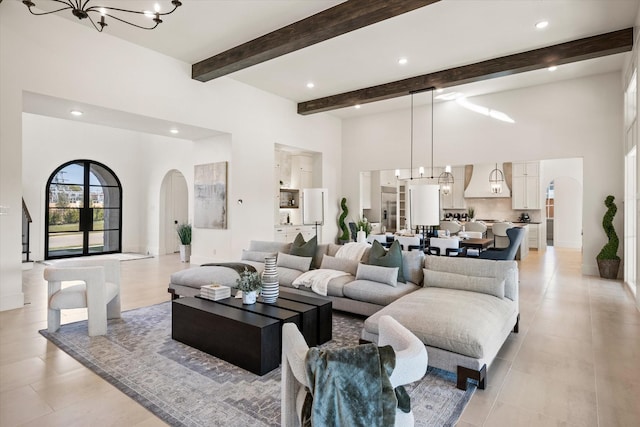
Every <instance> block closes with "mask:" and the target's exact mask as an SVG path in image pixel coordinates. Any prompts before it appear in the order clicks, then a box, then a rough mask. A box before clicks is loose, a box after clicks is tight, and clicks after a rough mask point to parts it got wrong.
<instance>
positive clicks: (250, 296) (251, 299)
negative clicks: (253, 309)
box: [242, 291, 256, 304]
mask: <svg viewBox="0 0 640 427" xmlns="http://www.w3.org/2000/svg"><path fill="white" fill-rule="evenodd" d="M242 303H243V304H255V303H256V291H249V292H244V291H242Z"/></svg>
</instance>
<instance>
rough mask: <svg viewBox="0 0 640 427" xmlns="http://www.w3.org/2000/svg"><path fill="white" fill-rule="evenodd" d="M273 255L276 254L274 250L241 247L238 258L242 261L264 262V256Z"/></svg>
mask: <svg viewBox="0 0 640 427" xmlns="http://www.w3.org/2000/svg"><path fill="white" fill-rule="evenodd" d="M274 256H276V253H275V252H262V251H248V250H246V249H243V250H242V256H241V257H240V259H241V260H243V261H255V262H264V259H265V258H266V257H274Z"/></svg>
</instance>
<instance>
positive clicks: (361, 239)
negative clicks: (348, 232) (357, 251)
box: [356, 230, 367, 243]
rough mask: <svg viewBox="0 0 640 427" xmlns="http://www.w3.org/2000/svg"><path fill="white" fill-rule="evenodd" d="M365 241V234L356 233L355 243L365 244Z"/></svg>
mask: <svg viewBox="0 0 640 427" xmlns="http://www.w3.org/2000/svg"><path fill="white" fill-rule="evenodd" d="M366 241H367V232H366V231H364V230H360V231H358V233H357V234H356V242H358V243H365V242H366Z"/></svg>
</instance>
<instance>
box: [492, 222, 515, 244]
mask: <svg viewBox="0 0 640 427" xmlns="http://www.w3.org/2000/svg"><path fill="white" fill-rule="evenodd" d="M512 227H513V223H511V222H496V223H494V224H493V226H492V227H491V232H492V233H493V247H494V248H506V247H507V246H509V239H508V238H507V229H509V228H512Z"/></svg>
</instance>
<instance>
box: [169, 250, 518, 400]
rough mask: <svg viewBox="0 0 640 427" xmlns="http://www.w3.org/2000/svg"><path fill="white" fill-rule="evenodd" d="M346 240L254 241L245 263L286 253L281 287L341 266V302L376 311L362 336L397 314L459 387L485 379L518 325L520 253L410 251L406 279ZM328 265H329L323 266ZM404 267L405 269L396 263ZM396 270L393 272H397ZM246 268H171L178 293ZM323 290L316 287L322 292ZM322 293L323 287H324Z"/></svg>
mask: <svg viewBox="0 0 640 427" xmlns="http://www.w3.org/2000/svg"><path fill="white" fill-rule="evenodd" d="M340 247H341V246H338V245H335V244H324V245H318V246H317V248H316V250H315V255H314V256H313V260H312V261H311V260H310V258H305V259H306V261H305V259H303V258H304V257H295V256H291V255H288V254H289V251H290V250H291V244H290V243H280V242H262V241H252V242H251V244H250V246H249V249H248V250H245V251H243V253H242V256H241V261H240V262H242V263H246V264H249V265H252V266H253V267H254V268H255V269H256V271H258V272H262V270H263V269H264V262H261V260H264V257H265V256H273V255H277V254H280V255H278V276H279V281H280V292H281V293H286V292H289V293H302V294H309V293H310V292H312V290H311V289H310V288H308V287H306V286H297V287H296V279H298V280H301V279H303V278H305V277H306V276H308V275H309V274H314V273H306V270H307V269H308V268H309V263H311V266H312V268H315V269H317V270H318V273H320V272H322V271H327V269H331V270H341V271H342V272H343V273H342V274H343V275H342V276H340V277H335V278H332V279H331V280H329V281H328V284H326V296H324V298H327V299H330V300H331V301H332V306H333V308H334V309H336V310H341V311H346V312H351V313H354V314H358V315H363V316H369V317H368V318H367V319H366V320H365V323H364V328H363V330H362V334H361V340H362V341H372V342H377V340H378V319H379V318H380V316H383V315H386V314H388V315H391V316H392V317H394V318H395V319H396V320H398V321H399V322H400V323H401V324H402V325H404V326H405V327H406V328H408V329H409V330H411V331H412V332H413V333H414V334H415V335H416V336H418V338H420V339H421V340H422V342H423V343H424V344H425V346H426V348H427V352H428V354H429V365H430V366H434V367H437V368H440V369H444V370H446V371H450V372H454V373H456V374H457V375H458V388H461V389H466V387H467V380H468V379H474V380H476V381H477V382H478V386H479V387H480V388H484V387H485V383H486V375H487V374H486V370H487V366H489V365H490V364H491V362H492V361H493V359H494V358H495V357H496V355H497V353H498V351H499V350H500V348H501V347H502V345H503V344H504V342H505V340H506V339H507V337H508V336H509V334H510V333H511V332H512V331H513V332H518V321H519V307H518V266H517V263H516V262H515V261H492V260H481V259H474V258H458V257H438V256H425V255H424V254H423V253H422V252H420V251H410V252H407V251H403V252H402V271H403V275H404V277H405V279H406V281H405V282H402V281H397V280H395V279H396V277H397V276H394V275H393V272H391V273H392V274H391V275H389V274H388V273H390V271H389V270H390V269H389V268H380V267H371V266H368V264H367V263H368V261H369V253H370V249H366V250H364V253H363V255H362V257H361V259H360V262H358V261H355V260H345V259H339V258H335V255H336V254H337V252H338V250H339V249H340ZM321 267H322V268H321ZM395 272H396V273H397V270H395ZM390 277H393V279H390ZM237 278H238V273H237V272H236V271H234V270H233V269H230V268H227V267H223V266H200V267H194V268H190V269H187V270H182V271H179V272H176V273H174V274H172V275H171V283H170V284H169V292H170V293H172V294H173V296H174V297H178V296H193V295H198V294H199V292H200V286H203V285H206V284H210V283H212V282H216V283H220V284H224V285H227V286H231V287H234V286H235V280H236V279H237ZM314 295H315V294H314ZM316 296H317V295H316Z"/></svg>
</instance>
